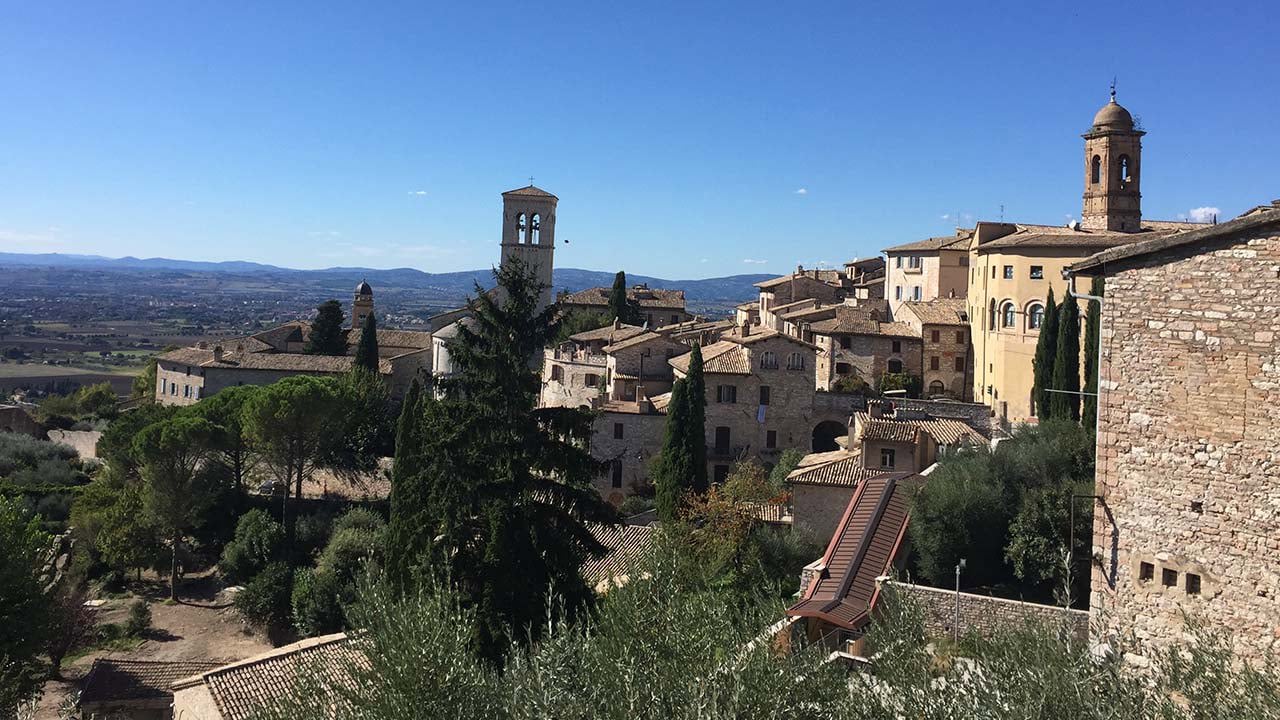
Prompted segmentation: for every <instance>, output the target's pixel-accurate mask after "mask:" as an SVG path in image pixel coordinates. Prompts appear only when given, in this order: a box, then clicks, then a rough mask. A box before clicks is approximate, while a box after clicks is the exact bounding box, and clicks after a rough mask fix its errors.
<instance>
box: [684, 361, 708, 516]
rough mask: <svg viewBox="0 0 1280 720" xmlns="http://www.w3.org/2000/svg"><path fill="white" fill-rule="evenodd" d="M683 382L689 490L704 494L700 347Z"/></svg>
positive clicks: (703, 399)
mask: <svg viewBox="0 0 1280 720" xmlns="http://www.w3.org/2000/svg"><path fill="white" fill-rule="evenodd" d="M685 381H686V382H687V383H688V387H687V388H686V392H685V403H687V404H688V406H689V428H690V430H689V448H690V452H691V454H692V458H693V475H692V476H691V477H690V488H691V489H692V490H693V491H694V492H696V493H705V492H706V491H707V489H708V488H709V487H710V484H709V483H708V482H707V384H706V380H705V379H703V376H702V346H701V345H696V344H695V345H694V346H693V352H692V353H690V355H689V374H688V375H687V376H686V377H685Z"/></svg>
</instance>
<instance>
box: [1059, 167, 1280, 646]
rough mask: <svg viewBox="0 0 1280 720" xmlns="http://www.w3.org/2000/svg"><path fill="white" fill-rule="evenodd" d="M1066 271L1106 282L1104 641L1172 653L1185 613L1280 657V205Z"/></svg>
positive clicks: (1101, 421)
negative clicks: (1134, 641) (1126, 635)
mask: <svg viewBox="0 0 1280 720" xmlns="http://www.w3.org/2000/svg"><path fill="white" fill-rule="evenodd" d="M1131 152H1132V151H1131ZM1133 167H1134V170H1131V172H1135V171H1136V167H1137V165H1136V164H1135V165H1134V166H1133ZM1119 222H1128V220H1127V219H1124V218H1121V219H1120V220H1119ZM1070 272H1071V273H1072V274H1073V276H1079V275H1101V276H1103V277H1105V280H1106V293H1105V300H1104V301H1103V303H1102V326H1101V329H1102V332H1101V337H1102V342H1101V363H1100V379H1101V382H1100V389H1099V393H1100V394H1099V400H1098V403H1099V413H1098V463H1097V483H1096V485H1097V492H1098V494H1099V499H1098V501H1097V505H1096V506H1095V512H1094V518H1095V524H1094V538H1093V542H1094V549H1093V550H1094V561H1095V566H1094V572H1093V577H1092V595H1091V601H1090V608H1091V610H1092V612H1093V614H1094V619H1095V621H1097V622H1098V623H1101V624H1103V625H1104V627H1105V632H1106V633H1108V635H1107V637H1106V638H1104V639H1109V637H1110V635H1109V633H1112V632H1127V631H1133V632H1134V633H1135V634H1136V635H1137V636H1138V637H1139V638H1141V639H1143V640H1147V641H1150V642H1152V643H1154V644H1157V645H1160V644H1166V643H1170V642H1174V641H1178V640H1180V639H1182V637H1183V633H1184V625H1183V613H1186V615H1188V616H1190V617H1192V618H1194V619H1195V620H1197V621H1199V622H1202V623H1205V624H1207V625H1208V626H1209V627H1210V628H1214V629H1220V630H1229V631H1231V632H1232V633H1234V647H1235V651H1236V652H1237V653H1238V654H1239V655H1240V656H1241V657H1244V658H1248V659H1250V660H1261V659H1262V658H1263V657H1264V656H1265V655H1266V654H1267V653H1268V652H1271V653H1275V652H1277V651H1280V449H1278V448H1280V361H1278V360H1277V358H1280V201H1277V203H1274V204H1273V205H1271V206H1263V207H1261V208H1257V209H1255V210H1253V211H1251V212H1249V213H1246V214H1245V215H1242V216H1241V217H1239V218H1237V219H1235V220H1232V221H1230V222H1226V223H1223V224H1221V225H1215V226H1211V227H1206V228H1203V229H1201V230H1197V231H1195V232H1189V233H1184V234H1180V235H1173V236H1163V237H1157V238H1153V239H1150V240H1147V241H1145V242H1140V243H1136V244H1127V245H1125V246H1123V247H1118V248H1114V249H1110V250H1107V251H1104V252H1101V253H1099V254H1097V255H1095V256H1093V257H1091V258H1088V259H1086V260H1083V261H1078V262H1076V263H1075V264H1073V265H1072V266H1071V269H1070ZM1077 282H1078V283H1081V284H1082V283H1083V278H1081V279H1079V280H1077ZM1082 289H1083V288H1082Z"/></svg>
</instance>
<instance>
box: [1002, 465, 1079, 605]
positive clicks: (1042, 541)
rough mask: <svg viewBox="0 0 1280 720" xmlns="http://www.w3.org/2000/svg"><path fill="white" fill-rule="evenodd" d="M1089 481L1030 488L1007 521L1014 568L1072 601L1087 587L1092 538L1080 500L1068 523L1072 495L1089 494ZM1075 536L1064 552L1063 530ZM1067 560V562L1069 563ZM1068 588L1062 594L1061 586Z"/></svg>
mask: <svg viewBox="0 0 1280 720" xmlns="http://www.w3.org/2000/svg"><path fill="white" fill-rule="evenodd" d="M1088 487H1089V486H1088V485H1083V484H1082V485H1074V484H1071V483H1063V484H1059V485H1051V486H1048V487H1042V488H1036V489H1034V490H1031V491H1029V492H1028V493H1027V494H1026V495H1025V496H1024V497H1023V500H1022V503H1021V507H1019V509H1018V512H1017V514H1016V515H1015V516H1014V518H1013V521H1012V522H1011V523H1010V525H1009V544H1008V546H1007V547H1006V548H1005V558H1006V559H1007V560H1008V561H1009V564H1010V566H1012V568H1013V574H1014V576H1015V577H1017V578H1018V579H1019V580H1022V581H1023V582H1025V583H1027V584H1028V585H1030V586H1039V588H1040V589H1041V590H1042V592H1044V593H1045V594H1055V595H1057V597H1058V599H1059V602H1060V603H1061V604H1062V605H1064V606H1070V605H1072V604H1074V603H1075V602H1077V601H1079V600H1081V599H1082V598H1083V597H1084V596H1085V595H1087V593H1088V590H1089V549H1090V547H1091V546H1092V544H1093V515H1092V513H1091V512H1089V506H1088V505H1087V504H1085V503H1084V502H1083V500H1081V501H1080V503H1079V505H1078V506H1077V508H1076V510H1077V511H1076V513H1075V527H1074V528H1072V527H1071V519H1072V513H1071V503H1073V502H1076V500H1075V499H1074V498H1073V495H1090V494H1092V493H1091V492H1086V490H1087V489H1088ZM1068 534H1069V535H1070V536H1071V537H1072V538H1074V541H1073V547H1072V549H1071V552H1070V553H1068V552H1067V544H1068V543H1067V535H1068ZM1068 560H1070V563H1071V564H1070V565H1068V564H1067V563H1068ZM1064 589H1065V590H1067V592H1066V594H1065V595H1064V594H1063V590H1064Z"/></svg>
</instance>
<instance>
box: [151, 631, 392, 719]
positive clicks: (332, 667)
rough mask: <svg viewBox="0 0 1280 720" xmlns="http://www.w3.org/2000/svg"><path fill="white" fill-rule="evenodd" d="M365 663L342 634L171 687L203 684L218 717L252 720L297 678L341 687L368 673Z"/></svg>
mask: <svg viewBox="0 0 1280 720" xmlns="http://www.w3.org/2000/svg"><path fill="white" fill-rule="evenodd" d="M368 662H369V661H368V659H367V658H366V657H365V655H364V653H363V652H362V651H361V650H360V649H359V648H357V647H356V646H355V644H354V643H353V642H351V641H349V640H348V638H347V635H346V633H337V634H335V635H324V636H321V637H316V638H310V639H307V640H303V641H301V642H296V643H293V644H292V645H285V646H284V647H279V648H276V649H275V650H272V651H270V652H267V653H264V654H262V655H258V656H255V657H251V658H249V659H247V660H241V661H240V662H235V663H231V664H230V665H224V666H222V667H219V668H216V669H214V670H209V671H207V672H204V673H201V674H199V675H195V676H194V677H188V678H185V679H182V680H179V681H177V682H175V683H174V684H173V687H174V689H175V690H177V689H182V688H185V687H191V686H194V685H198V684H200V683H203V684H204V685H205V686H206V687H207V688H208V690H209V694H210V695H212V696H213V700H214V703H215V704H216V705H217V706H218V711H219V712H221V713H222V720H250V718H253V717H256V716H258V715H259V714H260V713H261V712H262V710H263V709H264V708H266V707H268V706H269V704H270V703H271V702H272V701H273V700H275V699H277V698H280V697H284V696H286V695H287V694H288V693H289V692H290V691H291V690H292V689H293V688H294V687H295V685H296V683H297V680H298V678H299V677H302V676H306V677H315V678H316V679H323V680H324V681H326V682H327V683H330V684H341V683H343V682H349V681H351V677H350V670H351V669H352V668H367V667H368Z"/></svg>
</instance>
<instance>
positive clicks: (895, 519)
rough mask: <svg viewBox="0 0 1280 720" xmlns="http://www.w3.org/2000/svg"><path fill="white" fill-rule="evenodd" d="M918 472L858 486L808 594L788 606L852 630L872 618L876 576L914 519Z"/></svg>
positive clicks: (879, 478)
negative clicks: (913, 501) (912, 511)
mask: <svg viewBox="0 0 1280 720" xmlns="http://www.w3.org/2000/svg"><path fill="white" fill-rule="evenodd" d="M918 478H919V476H917V475H912V474H910V473H885V474H882V475H878V476H876V477H873V478H869V479H867V481H866V482H863V483H861V484H860V485H859V486H858V489H857V490H855V491H854V493H853V497H852V498H850V499H849V504H848V506H847V507H846V508H845V511H844V516H843V517H842V518H841V519H840V523H839V524H838V525H837V526H836V530H835V532H834V533H833V534H832V536H831V542H830V544H829V545H827V551H826V553H825V554H824V555H823V556H822V561H821V570H820V571H819V572H818V575H817V577H816V578H815V579H814V580H812V581H811V582H810V583H809V587H807V588H805V590H804V598H803V599H802V600H800V602H798V603H796V604H794V605H792V606H791V607H789V608H787V614H788V615H790V616H792V617H816V618H821V619H823V620H826V621H827V622H829V623H832V624H834V625H838V626H840V627H843V628H846V629H849V630H859V629H861V628H862V627H863V626H864V625H865V624H866V622H867V620H868V619H869V618H870V614H871V611H872V609H873V608H874V607H875V604H876V600H877V599H878V598H879V587H878V585H877V584H876V578H877V577H880V576H881V575H884V574H885V573H886V572H887V571H888V570H889V569H890V568H892V567H893V562H894V558H895V557H896V555H897V554H898V550H899V548H900V547H901V545H902V537H903V534H904V533H905V532H906V529H907V523H908V522H909V520H910V510H911V498H910V495H911V493H912V491H913V489H914V487H915V486H916V485H917V483H918Z"/></svg>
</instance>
